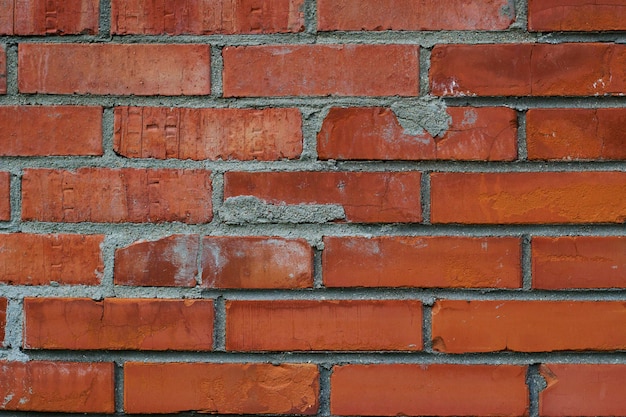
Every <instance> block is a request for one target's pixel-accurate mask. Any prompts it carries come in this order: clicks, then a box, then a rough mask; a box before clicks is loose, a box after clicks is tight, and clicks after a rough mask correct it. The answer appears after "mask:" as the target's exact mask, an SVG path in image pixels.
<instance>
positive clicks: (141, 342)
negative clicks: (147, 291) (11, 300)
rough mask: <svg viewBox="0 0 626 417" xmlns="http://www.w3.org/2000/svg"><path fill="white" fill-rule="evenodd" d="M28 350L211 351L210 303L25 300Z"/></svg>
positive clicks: (25, 342)
mask: <svg viewBox="0 0 626 417" xmlns="http://www.w3.org/2000/svg"><path fill="white" fill-rule="evenodd" d="M24 314H25V323H24V347H25V348H26V349H65V350H88V349H106V350H202V351H207V350H211V348H212V346H213V302H212V301H209V300H153V299H116V298H108V299H105V300H104V301H94V300H90V299H85V298H26V299H25V300H24Z"/></svg>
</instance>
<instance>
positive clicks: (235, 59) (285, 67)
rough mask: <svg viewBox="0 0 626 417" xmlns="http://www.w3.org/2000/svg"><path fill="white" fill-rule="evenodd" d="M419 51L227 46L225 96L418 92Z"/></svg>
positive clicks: (377, 47) (401, 47) (379, 47)
mask: <svg viewBox="0 0 626 417" xmlns="http://www.w3.org/2000/svg"><path fill="white" fill-rule="evenodd" d="M418 55H419V48H417V47H415V46H413V45H385V46H382V45H285V46H245V47H227V48H224V51H223V56H224V95H225V96H226V97H248V96H253V97H254V96H325V95H337V96H393V95H398V96H412V95H417V93H418V84H419V80H418V65H419V63H418ZM242 74H246V76H245V77H242Z"/></svg>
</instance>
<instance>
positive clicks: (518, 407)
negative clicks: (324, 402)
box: [330, 364, 528, 416]
mask: <svg viewBox="0 0 626 417" xmlns="http://www.w3.org/2000/svg"><path fill="white" fill-rule="evenodd" d="M525 379H526V367H523V366H511V365H498V366H493V365H448V364H445V365H443V364H433V365H417V364H415V365H414V364H376V365H343V366H335V367H334V369H333V373H332V375H331V380H330V384H331V390H330V392H331V394H330V411H331V413H332V414H333V415H344V416H355V415H361V416H398V415H413V416H418V415H420V416H478V415H481V416H487V415H499V416H524V415H527V414H528V389H527V387H526V383H525Z"/></svg>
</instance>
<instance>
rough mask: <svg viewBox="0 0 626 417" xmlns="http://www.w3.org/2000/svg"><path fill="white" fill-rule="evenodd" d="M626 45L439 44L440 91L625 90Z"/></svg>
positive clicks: (435, 56)
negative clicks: (625, 64)
mask: <svg viewBox="0 0 626 417" xmlns="http://www.w3.org/2000/svg"><path fill="white" fill-rule="evenodd" d="M625 61H626V45H617V44H613V43H561V44H541V43H532V44H531V43H525V44H491V45H484V44H479V45H437V46H435V48H434V49H433V51H432V55H431V67H430V87H431V92H432V94H434V95H438V96H596V95H622V94H625V93H626V67H625V66H624V65H623V62H625Z"/></svg>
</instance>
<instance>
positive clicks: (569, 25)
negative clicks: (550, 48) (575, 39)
mask: <svg viewBox="0 0 626 417" xmlns="http://www.w3.org/2000/svg"><path fill="white" fill-rule="evenodd" d="M625 22H626V4H625V3H624V2H623V1H622V0H610V1H601V2H600V1H588V0H529V1H528V29H529V30H531V31H544V32H547V31H607V30H626V23H625Z"/></svg>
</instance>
